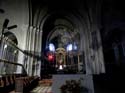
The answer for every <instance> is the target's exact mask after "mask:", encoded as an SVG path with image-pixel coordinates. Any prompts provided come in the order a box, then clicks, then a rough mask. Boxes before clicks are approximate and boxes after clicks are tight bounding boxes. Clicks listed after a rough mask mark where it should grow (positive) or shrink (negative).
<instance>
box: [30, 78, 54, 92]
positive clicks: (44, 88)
mask: <svg viewBox="0 0 125 93" xmlns="http://www.w3.org/2000/svg"><path fill="white" fill-rule="evenodd" d="M51 83H52V81H51V80H49V79H45V80H42V81H40V82H39V85H38V86H37V87H36V88H34V89H33V90H32V91H31V92H30V93H52V86H51Z"/></svg>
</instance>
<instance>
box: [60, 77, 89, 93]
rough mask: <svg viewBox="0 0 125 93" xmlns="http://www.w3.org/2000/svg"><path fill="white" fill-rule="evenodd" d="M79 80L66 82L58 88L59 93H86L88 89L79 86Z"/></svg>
mask: <svg viewBox="0 0 125 93" xmlns="http://www.w3.org/2000/svg"><path fill="white" fill-rule="evenodd" d="M82 80H83V79H81V78H80V79H79V80H66V81H65V84H63V85H62V86H61V87H60V90H61V93H88V89H87V88H85V87H83V86H82V85H81V81H82Z"/></svg>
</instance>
